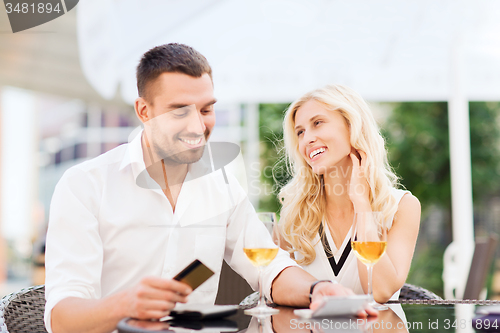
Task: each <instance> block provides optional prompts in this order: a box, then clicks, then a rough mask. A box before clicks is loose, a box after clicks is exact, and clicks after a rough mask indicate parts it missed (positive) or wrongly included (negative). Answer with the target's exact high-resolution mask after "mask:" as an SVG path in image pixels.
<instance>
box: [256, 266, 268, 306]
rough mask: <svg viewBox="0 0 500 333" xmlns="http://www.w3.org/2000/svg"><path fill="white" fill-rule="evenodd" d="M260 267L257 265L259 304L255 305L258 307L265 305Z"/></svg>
mask: <svg viewBox="0 0 500 333" xmlns="http://www.w3.org/2000/svg"><path fill="white" fill-rule="evenodd" d="M262 280H263V278H262V267H261V266H259V295H260V297H259V304H258V305H257V306H258V307H265V306H266V297H265V296H264V292H263V291H262Z"/></svg>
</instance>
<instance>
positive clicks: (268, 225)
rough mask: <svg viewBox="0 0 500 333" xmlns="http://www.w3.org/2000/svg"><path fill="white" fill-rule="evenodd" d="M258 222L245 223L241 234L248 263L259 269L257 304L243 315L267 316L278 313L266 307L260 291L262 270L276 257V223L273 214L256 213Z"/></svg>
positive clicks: (276, 310) (277, 247) (277, 243)
mask: <svg viewBox="0 0 500 333" xmlns="http://www.w3.org/2000/svg"><path fill="white" fill-rule="evenodd" d="M257 216H258V217H259V220H260V222H259V221H256V222H257V223H255V221H250V222H247V224H246V226H245V230H244V234H243V251H244V252H245V254H246V256H247V257H248V259H249V260H250V262H251V263H252V264H253V265H254V266H256V267H258V269H259V294H260V298H259V303H258V305H257V306H256V307H254V308H252V309H248V310H245V314H249V315H252V316H268V315H271V314H276V313H278V312H279V310H278V309H274V308H271V307H268V306H267V305H266V298H265V296H264V293H263V291H262V270H263V268H264V267H266V266H267V265H269V264H270V263H271V261H273V259H274V258H275V257H276V255H277V254H278V250H279V247H280V246H279V245H280V244H279V237H278V235H279V233H278V230H277V228H278V223H276V214H275V213H258V214H257Z"/></svg>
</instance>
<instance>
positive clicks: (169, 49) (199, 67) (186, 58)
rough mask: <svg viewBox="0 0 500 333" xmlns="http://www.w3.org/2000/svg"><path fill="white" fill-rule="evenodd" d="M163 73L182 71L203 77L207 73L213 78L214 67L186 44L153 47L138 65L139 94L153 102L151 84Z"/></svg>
mask: <svg viewBox="0 0 500 333" xmlns="http://www.w3.org/2000/svg"><path fill="white" fill-rule="evenodd" d="M162 73H182V74H186V75H189V76H192V77H201V76H202V75H203V74H205V73H207V74H208V75H209V76H210V78H212V68H211V67H210V65H209V64H208V61H207V59H206V58H205V57H204V56H203V55H202V54H201V53H200V52H198V51H196V50H195V49H193V48H192V47H190V46H187V45H184V44H177V43H170V44H165V45H161V46H157V47H155V48H152V49H151V50H149V51H148V52H146V53H144V55H143V56H142V58H141V61H140V62H139V65H138V66H137V72H136V76H137V90H138V91H139V96H140V97H142V98H144V99H145V100H147V101H148V102H150V103H152V102H153V99H152V97H153V96H152V94H151V89H150V87H149V86H150V84H151V83H153V81H155V80H156V79H157V78H158V77H159V76H160V75H161V74H162Z"/></svg>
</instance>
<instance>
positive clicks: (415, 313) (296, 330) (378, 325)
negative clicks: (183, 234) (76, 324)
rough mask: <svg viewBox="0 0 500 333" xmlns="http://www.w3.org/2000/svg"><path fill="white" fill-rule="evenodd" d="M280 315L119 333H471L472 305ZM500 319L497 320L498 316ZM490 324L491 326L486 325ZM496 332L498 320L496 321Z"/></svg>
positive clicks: (140, 325)
mask: <svg viewBox="0 0 500 333" xmlns="http://www.w3.org/2000/svg"><path fill="white" fill-rule="evenodd" d="M278 308H279V309H280V313H279V314H277V315H273V316H272V317H268V318H266V319H264V320H261V321H260V323H259V321H258V320H257V318H252V317H250V316H247V315H245V314H244V313H243V310H238V313H237V314H235V315H233V316H230V317H227V318H226V319H224V320H219V321H212V322H210V321H190V322H176V321H172V322H168V321H167V322H150V321H138V320H128V321H122V322H121V323H120V325H119V332H121V333H139V332H158V333H163V332H165V333H166V332H246V333H254V332H256V333H273V332H275V333H292V332H293V333H311V332H312V333H320V332H323V333H340V332H349V333H355V332H394V333H399V332H432V333H439V332H467V333H469V332H470V333H473V332H475V330H474V329H473V328H472V326H473V323H472V319H473V317H474V316H475V308H476V305H474V304H455V305H451V304H436V305H429V304H403V305H401V304H391V305H390V309H389V310H386V311H381V312H380V314H379V316H378V317H376V318H369V319H367V320H366V319H365V320H363V319H358V318H355V317H352V318H324V319H317V320H302V319H300V318H298V317H297V316H295V315H294V314H293V310H294V308H290V307H278ZM499 318H500V317H499ZM490 325H493V323H490ZM498 327H499V329H498V331H499V332H500V319H499V320H498Z"/></svg>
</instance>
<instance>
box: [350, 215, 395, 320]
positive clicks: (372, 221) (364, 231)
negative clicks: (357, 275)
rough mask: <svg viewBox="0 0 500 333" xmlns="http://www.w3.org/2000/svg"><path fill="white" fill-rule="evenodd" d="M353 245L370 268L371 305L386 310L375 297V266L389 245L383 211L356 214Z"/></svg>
mask: <svg viewBox="0 0 500 333" xmlns="http://www.w3.org/2000/svg"><path fill="white" fill-rule="evenodd" d="M353 223H354V224H353V227H352V235H351V246H352V250H353V251H354V254H355V255H356V257H358V259H359V260H360V261H361V262H362V263H363V264H364V265H365V266H366V268H367V269H368V295H369V296H370V305H371V306H372V307H373V308H374V309H376V310H385V309H387V307H386V306H384V305H381V304H378V303H377V302H375V300H374V298H373V277H372V276H373V266H374V265H375V264H376V263H377V262H378V261H379V260H380V258H382V256H383V255H384V253H385V250H386V247H387V228H386V224H385V223H384V218H383V215H382V212H360V213H355V214H354V222H353Z"/></svg>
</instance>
